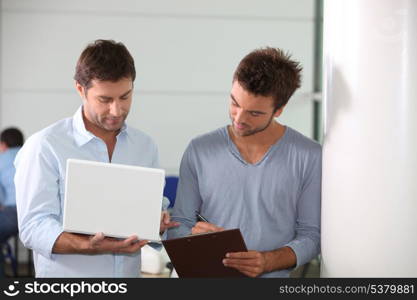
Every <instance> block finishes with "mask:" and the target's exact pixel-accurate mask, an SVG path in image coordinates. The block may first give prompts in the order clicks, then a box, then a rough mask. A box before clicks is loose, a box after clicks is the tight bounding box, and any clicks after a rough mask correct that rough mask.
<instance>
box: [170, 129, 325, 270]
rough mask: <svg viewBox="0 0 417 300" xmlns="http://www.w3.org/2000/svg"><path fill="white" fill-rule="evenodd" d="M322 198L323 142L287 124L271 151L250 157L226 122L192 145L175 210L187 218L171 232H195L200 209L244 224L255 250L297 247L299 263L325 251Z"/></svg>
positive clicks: (224, 223) (229, 223)
mask: <svg viewBox="0 0 417 300" xmlns="http://www.w3.org/2000/svg"><path fill="white" fill-rule="evenodd" d="M320 200H321V146H320V145H319V144H317V143H316V142H314V141H312V140H310V139H308V138H307V137H305V136H303V135H302V134H300V133H298V132H297V131H295V130H293V129H291V128H289V127H286V130H285V133H284V135H283V137H282V138H281V139H280V140H278V141H277V142H276V143H275V144H274V145H272V146H271V147H270V149H269V150H268V151H267V153H266V154H265V155H264V157H263V158H262V159H261V160H260V161H258V162H257V163H255V164H249V163H247V162H245V160H244V159H243V158H242V157H241V155H240V153H239V151H238V149H237V147H236V145H235V144H234V143H233V141H232V140H231V139H230V137H229V134H228V131H227V127H222V128H219V129H217V130H215V131H212V132H210V133H207V134H205V135H202V136H199V137H197V138H195V139H193V140H192V141H191V143H190V144H189V146H188V147H187V149H186V151H185V153H184V156H183V158H182V161H181V167H180V180H179V183H178V190H177V197H176V200H175V206H174V209H173V211H172V216H173V220H175V221H178V222H181V226H180V227H177V228H172V229H170V230H169V231H168V238H175V237H180V236H185V235H188V234H190V233H191V228H192V227H193V226H194V224H195V223H196V221H197V220H196V216H195V211H199V212H200V213H201V214H202V215H203V216H204V217H206V218H207V219H208V220H209V221H210V222H211V223H213V224H216V225H218V226H221V227H224V228H225V229H232V228H240V230H241V232H242V235H243V238H244V240H245V242H246V246H247V247H248V249H249V250H257V251H270V250H275V249H278V248H280V247H283V246H289V247H291V248H292V249H293V250H294V252H295V254H296V256H297V266H299V265H302V264H305V263H307V262H308V261H309V260H311V259H312V258H314V257H315V256H316V255H317V254H318V253H319V251H320ZM290 271H291V270H280V271H274V272H271V273H265V274H263V277H287V276H289V272H290Z"/></svg>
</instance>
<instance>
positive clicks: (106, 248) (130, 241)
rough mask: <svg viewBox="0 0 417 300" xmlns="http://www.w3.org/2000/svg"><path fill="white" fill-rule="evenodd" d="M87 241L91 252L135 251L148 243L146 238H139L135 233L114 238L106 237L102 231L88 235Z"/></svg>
mask: <svg viewBox="0 0 417 300" xmlns="http://www.w3.org/2000/svg"><path fill="white" fill-rule="evenodd" d="M89 242H90V247H91V249H93V252H94V251H97V254H99V253H103V252H109V253H135V252H137V251H139V249H140V248H142V247H143V246H145V245H146V244H147V243H148V241H147V240H139V239H138V237H137V236H136V235H132V236H130V237H128V238H126V239H116V238H111V237H106V236H104V234H103V233H102V232H100V233H96V234H95V235H94V236H90V239H89Z"/></svg>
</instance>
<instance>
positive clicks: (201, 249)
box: [162, 228, 248, 278]
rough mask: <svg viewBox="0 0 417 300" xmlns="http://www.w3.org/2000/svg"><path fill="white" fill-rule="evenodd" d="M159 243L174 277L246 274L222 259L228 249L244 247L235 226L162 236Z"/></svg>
mask: <svg viewBox="0 0 417 300" xmlns="http://www.w3.org/2000/svg"><path fill="white" fill-rule="evenodd" d="M162 244H163V245H164V248H165V250H166V251H167V253H168V256H169V258H170V260H171V263H172V264H173V266H174V268H175V270H176V271H177V273H178V277H181V278H228V277H229V278H230V277H247V276H246V275H244V274H243V273H241V272H239V271H238V270H236V269H233V268H230V267H225V266H224V265H223V262H222V261H223V259H224V258H225V256H226V253H228V252H246V251H248V250H247V248H246V244H245V241H244V239H243V237H242V234H241V232H240V230H239V229H238V228H236V229H229V230H224V231H219V232H210V233H203V234H195V235H190V236H186V237H182V238H176V239H170V240H163V241H162Z"/></svg>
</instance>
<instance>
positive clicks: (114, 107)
mask: <svg viewBox="0 0 417 300" xmlns="http://www.w3.org/2000/svg"><path fill="white" fill-rule="evenodd" d="M121 114H122V109H121V105H120V103H119V101H117V100H115V101H113V102H112V103H111V104H110V115H111V116H113V117H120V116H121Z"/></svg>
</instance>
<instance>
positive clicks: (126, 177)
mask: <svg viewBox="0 0 417 300" xmlns="http://www.w3.org/2000/svg"><path fill="white" fill-rule="evenodd" d="M164 183H165V171H164V170H161V169H154V168H145V167H137V166H128V165H120V164H112V163H102V162H94V161H87V160H76V159H68V160H67V174H66V189H65V202H64V220H63V227H64V231H68V232H75V233H84V234H95V233H97V232H103V233H104V235H106V236H110V237H117V238H126V237H128V236H131V235H134V234H135V235H137V236H138V237H139V239H144V240H149V241H154V242H157V241H160V236H159V229H160V228H159V227H160V220H161V207H162V197H163V189H164Z"/></svg>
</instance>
